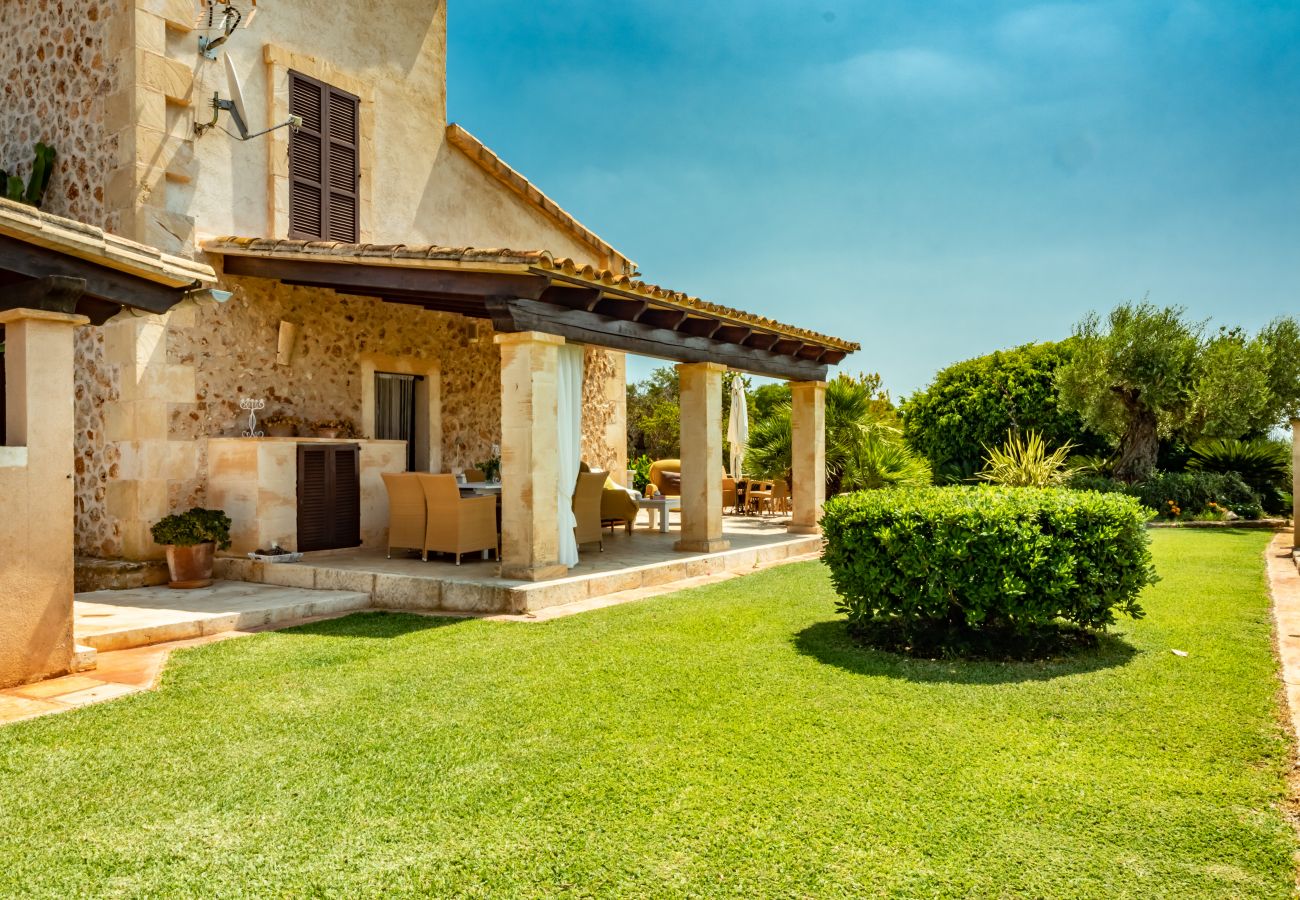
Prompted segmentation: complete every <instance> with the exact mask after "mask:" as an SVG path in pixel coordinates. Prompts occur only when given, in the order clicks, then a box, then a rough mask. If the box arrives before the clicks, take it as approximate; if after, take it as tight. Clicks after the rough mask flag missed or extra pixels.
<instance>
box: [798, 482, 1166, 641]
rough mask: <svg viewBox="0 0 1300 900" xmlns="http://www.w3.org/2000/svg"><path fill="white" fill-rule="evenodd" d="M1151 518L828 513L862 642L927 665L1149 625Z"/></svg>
mask: <svg viewBox="0 0 1300 900" xmlns="http://www.w3.org/2000/svg"><path fill="white" fill-rule="evenodd" d="M1146 518H1147V516H1146V513H1145V511H1144V510H1143V509H1142V508H1141V507H1140V506H1139V505H1138V503H1137V502H1136V501H1135V500H1133V499H1132V498H1130V497H1125V496H1121V495H1118V494H1097V493H1089V492H1078V491H1068V490H1062V489H1043V488H993V487H948V488H914V489H891V490H884V491H871V492H863V493H858V494H847V495H843V496H840V497H836V498H834V499H832V500H830V501H829V502H828V503H827V504H826V512H825V516H824V517H823V519H822V529H823V532H824V534H825V537H826V551H825V554H824V556H823V558H824V560H825V561H826V564H827V565H828V566H829V567H830V570H831V580H832V582H833V583H834V585H835V588H836V590H837V591H838V592H839V594H840V598H841V599H840V601H839V603H838V605H837V609H838V610H839V611H840V612H842V613H845V614H846V615H847V616H848V620H849V626H850V629H851V630H852V631H853V632H854V633H855V634H856V635H858V636H859V637H860V638H862V639H864V640H866V641H868V642H870V643H873V644H875V645H877V646H883V647H886V648H888V649H895V650H902V651H905V652H910V653H914V654H918V655H926V656H936V655H963V656H983V655H1014V656H1019V655H1038V654H1041V653H1043V652H1051V651H1053V650H1055V649H1058V648H1059V647H1060V646H1061V645H1062V639H1063V638H1064V637H1067V636H1070V637H1078V636H1080V635H1083V636H1090V634H1089V633H1088V632H1084V631H1082V629H1098V628H1104V627H1106V626H1108V625H1111V624H1113V623H1114V621H1115V616H1116V614H1117V613H1123V614H1125V615H1128V616H1132V617H1134V618H1139V617H1141V616H1142V609H1141V607H1140V606H1139V605H1138V602H1137V597H1138V593H1139V592H1140V591H1141V590H1142V588H1143V587H1145V586H1146V585H1148V584H1151V583H1152V582H1153V581H1154V580H1155V578H1156V575H1155V570H1154V569H1153V567H1152V564H1151V554H1150V551H1149V549H1148V546H1147V533H1146V529H1145V528H1144V522H1145V520H1146Z"/></svg>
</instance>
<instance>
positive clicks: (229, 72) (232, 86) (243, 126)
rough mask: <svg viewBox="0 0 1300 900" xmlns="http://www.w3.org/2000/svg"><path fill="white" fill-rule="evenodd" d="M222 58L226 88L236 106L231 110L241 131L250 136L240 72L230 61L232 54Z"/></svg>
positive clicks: (231, 101)
mask: <svg viewBox="0 0 1300 900" xmlns="http://www.w3.org/2000/svg"><path fill="white" fill-rule="evenodd" d="M222 59H224V60H225V63H226V89H227V90H229V91H230V103H231V105H232V106H233V107H234V109H232V110H231V112H233V113H234V114H235V121H236V124H238V125H239V132H240V134H243V135H244V136H245V138H246V137H247V136H248V134H247V132H248V127H247V123H248V109H247V107H245V106H244V88H243V86H241V85H240V83H239V73H238V72H236V71H235V64H234V63H232V62H231V61H230V54H229V53H227V54H226V55H225V56H224V57H222Z"/></svg>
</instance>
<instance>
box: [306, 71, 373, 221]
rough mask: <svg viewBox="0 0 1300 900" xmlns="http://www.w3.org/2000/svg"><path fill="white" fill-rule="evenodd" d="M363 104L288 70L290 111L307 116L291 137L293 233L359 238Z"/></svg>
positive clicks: (344, 93)
mask: <svg viewBox="0 0 1300 900" xmlns="http://www.w3.org/2000/svg"><path fill="white" fill-rule="evenodd" d="M360 105H361V101H360V99H358V98H357V97H356V96H354V95H352V94H349V93H347V92H346V91H341V90H339V89H338V88H336V87H331V86H329V85H328V84H325V83H324V82H321V81H317V80H316V79H314V78H309V77H307V76H306V75H302V74H300V73H298V72H293V71H290V72H289V113H290V115H294V116H301V117H302V127H301V128H299V129H297V130H296V131H295V132H293V135H292V137H290V139H289V237H291V238H298V239H305V240H331V241H344V242H346V243H355V242H356V241H357V240H358V234H359V233H360V224H359V222H358V210H359V209H360V198H359V197H358V191H359V189H360V183H361V165H360V161H359V159H358V148H359V146H360V143H361V141H360V136H359V135H358V134H357V129H358V124H359V122H360V114H359V111H360Z"/></svg>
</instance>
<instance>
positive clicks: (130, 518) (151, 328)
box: [103, 306, 197, 559]
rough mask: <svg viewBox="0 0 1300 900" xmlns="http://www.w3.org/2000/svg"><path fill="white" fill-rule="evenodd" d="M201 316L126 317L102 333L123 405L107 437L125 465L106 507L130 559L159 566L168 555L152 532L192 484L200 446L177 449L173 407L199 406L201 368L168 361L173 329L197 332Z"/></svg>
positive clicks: (111, 418) (113, 407) (184, 312)
mask: <svg viewBox="0 0 1300 900" xmlns="http://www.w3.org/2000/svg"><path fill="white" fill-rule="evenodd" d="M194 316H195V313H194V310H193V309H192V308H190V307H186V308H182V307H179V306H178V307H177V308H176V309H174V310H172V312H171V313H169V314H167V315H161V316H154V315H149V316H145V315H135V314H132V313H126V314H123V315H119V316H117V317H115V318H114V319H113V320H112V321H110V322H108V323H107V324H105V325H104V326H103V329H104V357H105V360H106V361H107V362H108V363H109V364H111V365H112V366H114V368H115V369H116V372H117V399H115V400H112V401H110V402H109V403H107V404H105V406H104V436H105V437H106V438H107V439H108V440H109V441H112V442H114V443H115V444H116V446H117V449H118V452H119V453H120V454H121V462H120V465H119V471H118V475H117V477H116V478H114V479H113V480H111V481H110V482H109V483H108V495H107V499H106V506H107V510H108V514H109V515H110V516H112V517H113V518H114V519H116V520H117V525H118V529H119V533H120V534H121V541H122V544H121V552H122V555H123V556H124V557H126V558H127V559H157V558H161V557H162V556H163V552H164V551H163V548H162V547H159V546H158V545H157V544H155V543H154V542H153V537H152V536H150V534H149V528H150V526H151V525H152V524H153V523H154V522H156V521H158V520H159V519H161V518H162V517H163V516H165V515H167V514H168V513H169V512H172V510H171V508H170V495H171V490H170V486H171V483H172V482H183V481H186V480H187V479H190V478H193V476H194V473H195V471H196V468H197V444H196V442H194V441H170V440H168V437H169V434H170V407H171V405H172V404H178V403H193V402H194V401H195V396H196V394H195V373H194V367H193V366H191V365H185V364H181V363H169V362H168V361H167V331H168V328H169V327H191V326H192V325H193V324H194Z"/></svg>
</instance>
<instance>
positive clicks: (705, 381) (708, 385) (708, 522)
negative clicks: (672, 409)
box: [675, 363, 731, 553]
mask: <svg viewBox="0 0 1300 900" xmlns="http://www.w3.org/2000/svg"><path fill="white" fill-rule="evenodd" d="M725 371H727V367H726V366H723V365H719V364H718V363H680V364H678V366H677V375H678V378H679V380H680V383H681V410H682V412H681V416H682V427H681V432H682V433H681V444H682V534H681V538H680V540H678V541H677V543H676V545H675V547H676V549H678V550H687V551H692V552H705V553H712V552H715V551H718V550H726V549H728V548H729V547H730V546H731V544H730V542H729V541H727V540H724V539H723V537H722V373H723V372H725Z"/></svg>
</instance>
